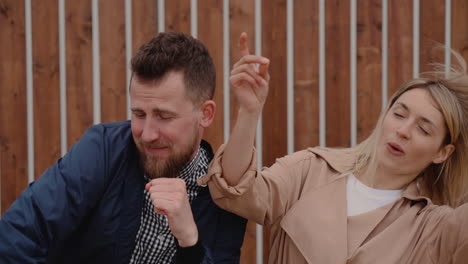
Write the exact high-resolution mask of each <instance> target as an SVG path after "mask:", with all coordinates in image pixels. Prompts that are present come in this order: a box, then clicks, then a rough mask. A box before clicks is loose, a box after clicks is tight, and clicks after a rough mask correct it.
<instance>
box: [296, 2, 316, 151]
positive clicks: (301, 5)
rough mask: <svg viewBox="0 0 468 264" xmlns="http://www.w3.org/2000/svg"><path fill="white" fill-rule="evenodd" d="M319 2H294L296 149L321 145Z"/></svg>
mask: <svg viewBox="0 0 468 264" xmlns="http://www.w3.org/2000/svg"><path fill="white" fill-rule="evenodd" d="M318 16H319V14H318V1H317V0H313V1H310V0H297V1H295V2H294V149H295V150H301V149H305V148H307V147H313V146H317V145H318V144H319V85H318V84H319V60H318V58H319V53H318V49H319V47H318V43H319V42H318Z"/></svg>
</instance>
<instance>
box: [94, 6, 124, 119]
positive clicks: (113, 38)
mask: <svg viewBox="0 0 468 264" xmlns="http://www.w3.org/2000/svg"><path fill="white" fill-rule="evenodd" d="M124 4H125V2H124V1H118V2H116V1H100V2H99V35H100V36H99V40H100V64H101V66H100V68H101V121H102V122H112V121H120V120H125V119H126V117H127V107H129V106H127V92H126V91H127V87H126V80H127V73H126V70H127V67H126V62H125V60H126V56H125V5H124Z"/></svg>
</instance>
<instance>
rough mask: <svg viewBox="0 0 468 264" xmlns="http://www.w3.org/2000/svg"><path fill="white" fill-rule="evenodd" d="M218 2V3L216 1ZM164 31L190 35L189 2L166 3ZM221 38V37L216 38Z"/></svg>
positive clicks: (186, 0)
mask: <svg viewBox="0 0 468 264" xmlns="http://www.w3.org/2000/svg"><path fill="white" fill-rule="evenodd" d="M218 2H220V1H218ZM165 4H166V10H165V14H166V19H165V22H166V31H178V32H184V33H186V34H191V32H190V31H191V30H190V1H189V0H184V1H166V2H165ZM218 37H221V36H218Z"/></svg>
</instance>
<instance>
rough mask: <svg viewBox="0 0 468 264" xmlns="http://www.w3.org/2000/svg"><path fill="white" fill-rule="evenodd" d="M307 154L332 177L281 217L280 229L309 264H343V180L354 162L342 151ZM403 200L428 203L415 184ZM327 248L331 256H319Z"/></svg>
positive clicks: (382, 216)
mask: <svg viewBox="0 0 468 264" xmlns="http://www.w3.org/2000/svg"><path fill="white" fill-rule="evenodd" d="M309 151H311V152H313V153H314V154H316V155H317V156H319V157H321V158H322V159H324V160H325V161H326V162H327V164H328V165H329V166H330V167H331V168H332V169H333V170H334V171H335V173H333V174H332V175H330V179H329V181H326V183H325V184H324V185H322V186H318V187H317V188H316V189H313V190H311V191H309V192H307V193H305V194H304V195H303V196H302V197H301V198H300V199H299V200H298V201H297V202H296V204H295V205H294V206H293V207H292V208H291V209H290V210H289V211H288V212H287V213H286V215H285V216H284V217H283V219H282V221H281V227H282V228H283V230H285V232H286V233H287V234H288V235H289V237H290V238H291V240H292V241H293V242H294V244H295V245H296V246H297V248H298V249H299V251H300V252H301V253H302V255H303V256H304V258H305V259H306V260H307V261H308V262H309V263H345V262H346V260H347V257H348V256H347V249H348V245H347V235H348V233H347V232H348V230H347V221H348V216H347V203H346V178H347V177H345V176H346V174H347V172H348V171H349V170H350V169H351V168H352V166H353V164H354V162H355V160H356V159H355V157H354V156H353V155H352V154H350V153H349V152H346V150H344V151H342V150H336V149H327V148H310V149H309ZM403 197H404V198H406V199H409V200H412V201H415V202H418V201H423V202H427V203H430V200H429V199H428V198H427V197H424V196H421V195H420V194H419V188H418V186H417V183H416V181H414V182H412V183H411V184H409V185H408V187H407V188H406V190H405V191H404V192H403ZM391 209H392V207H390V206H389V207H388V209H387V210H386V212H384V213H383V214H381V216H380V217H378V218H376V219H375V220H374V223H373V227H372V228H370V229H369V230H368V234H370V233H371V232H372V230H373V228H374V227H375V226H377V225H378V224H379V223H380V222H381V221H382V219H383V218H384V217H385V215H386V214H387V213H388V212H389V211H390V210H391ZM317 227H320V228H317ZM330 248H333V249H335V250H334V254H323V252H327V251H329V250H330Z"/></svg>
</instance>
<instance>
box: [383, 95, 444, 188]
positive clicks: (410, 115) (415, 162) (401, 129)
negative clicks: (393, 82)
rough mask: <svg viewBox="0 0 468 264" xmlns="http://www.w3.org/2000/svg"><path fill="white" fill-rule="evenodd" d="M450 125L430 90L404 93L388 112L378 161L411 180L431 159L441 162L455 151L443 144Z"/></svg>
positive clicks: (392, 171)
mask: <svg viewBox="0 0 468 264" xmlns="http://www.w3.org/2000/svg"><path fill="white" fill-rule="evenodd" d="M446 133H447V129H446V127H445V120H444V117H443V116H442V113H441V112H440V110H439V109H438V107H437V104H436V102H435V101H434V99H432V97H431V95H430V94H429V92H428V91H426V90H424V89H421V88H415V89H411V90H409V91H407V92H405V93H403V94H402V95H401V96H400V97H399V98H398V100H397V101H396V102H395V103H394V104H393V106H392V107H391V108H390V110H389V111H388V112H387V113H386V115H385V117H384V120H383V124H382V130H381V133H380V136H379V140H378V147H377V162H378V166H379V167H380V168H383V169H386V170H389V171H390V172H391V173H395V174H401V175H406V176H407V177H409V178H408V182H410V181H412V180H413V179H414V178H416V177H417V176H418V174H419V173H420V172H421V171H423V170H424V169H425V168H426V167H427V166H429V165H430V164H431V163H441V162H443V161H444V160H445V159H447V158H448V157H449V156H450V154H451V153H452V151H453V146H452V145H443V141H444V138H445V135H446Z"/></svg>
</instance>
